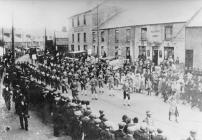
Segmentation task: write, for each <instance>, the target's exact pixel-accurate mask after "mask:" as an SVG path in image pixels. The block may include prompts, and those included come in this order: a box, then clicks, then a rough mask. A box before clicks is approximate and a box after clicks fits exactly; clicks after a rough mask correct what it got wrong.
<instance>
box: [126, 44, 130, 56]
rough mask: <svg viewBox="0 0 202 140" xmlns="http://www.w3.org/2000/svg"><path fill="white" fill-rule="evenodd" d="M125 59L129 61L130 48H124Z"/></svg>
mask: <svg viewBox="0 0 202 140" xmlns="http://www.w3.org/2000/svg"><path fill="white" fill-rule="evenodd" d="M126 59H130V47H126Z"/></svg>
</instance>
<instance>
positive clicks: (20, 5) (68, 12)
mask: <svg viewBox="0 0 202 140" xmlns="http://www.w3.org/2000/svg"><path fill="white" fill-rule="evenodd" d="M92 3H93V2H92V0H41V1H40V0H5V1H3V0H0V28H1V27H5V28H9V27H11V25H12V18H13V22H14V26H15V27H16V28H23V29H28V30H29V29H44V28H47V29H50V30H61V29H62V26H68V17H70V16H72V15H73V14H76V13H78V12H81V11H82V10H86V9H87V8H88V7H89V5H91V4H92Z"/></svg>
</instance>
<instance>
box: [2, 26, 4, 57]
mask: <svg viewBox="0 0 202 140" xmlns="http://www.w3.org/2000/svg"><path fill="white" fill-rule="evenodd" d="M2 47H3V56H4V29H3V28H2Z"/></svg>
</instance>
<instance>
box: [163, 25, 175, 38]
mask: <svg viewBox="0 0 202 140" xmlns="http://www.w3.org/2000/svg"><path fill="white" fill-rule="evenodd" d="M172 33H173V27H172V26H166V27H165V40H171V38H172Z"/></svg>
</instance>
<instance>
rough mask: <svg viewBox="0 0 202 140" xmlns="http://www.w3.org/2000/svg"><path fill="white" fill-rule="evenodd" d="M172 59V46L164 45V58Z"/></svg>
mask: <svg viewBox="0 0 202 140" xmlns="http://www.w3.org/2000/svg"><path fill="white" fill-rule="evenodd" d="M169 58H172V59H174V47H164V59H165V60H168V59H169Z"/></svg>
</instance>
